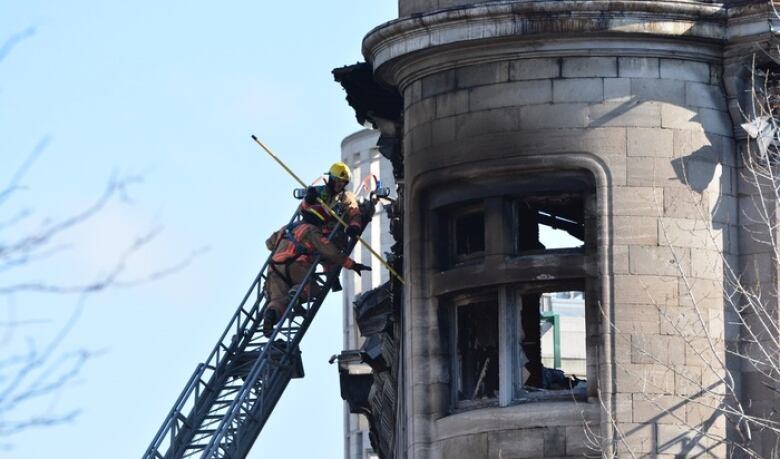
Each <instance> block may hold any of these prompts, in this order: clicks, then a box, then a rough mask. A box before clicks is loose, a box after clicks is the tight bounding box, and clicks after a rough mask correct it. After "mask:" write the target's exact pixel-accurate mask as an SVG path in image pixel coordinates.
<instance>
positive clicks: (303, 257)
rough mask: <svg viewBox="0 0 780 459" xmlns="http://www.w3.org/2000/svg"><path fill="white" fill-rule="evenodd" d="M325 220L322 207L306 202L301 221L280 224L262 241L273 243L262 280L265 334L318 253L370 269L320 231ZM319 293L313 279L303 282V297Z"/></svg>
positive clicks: (355, 267)
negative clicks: (338, 247) (269, 259)
mask: <svg viewBox="0 0 780 459" xmlns="http://www.w3.org/2000/svg"><path fill="white" fill-rule="evenodd" d="M326 220H327V217H326V213H325V209H323V208H322V207H321V206H319V205H316V206H315V205H310V206H307V207H306V208H305V209H303V210H301V221H300V222H299V223H298V224H297V225H296V226H294V227H293V228H289V227H287V226H285V227H282V228H281V229H280V230H279V231H276V232H275V233H273V234H272V235H271V237H270V238H268V240H267V241H266V242H265V245H266V247H268V249H269V250H273V248H274V247H276V251H275V252H274V254H273V256H272V257H271V264H270V266H269V268H268V277H267V279H266V281H265V294H266V297H267V298H268V306H267V307H266V310H265V315H264V317H263V333H264V334H265V335H266V336H269V335H270V334H271V331H272V330H273V326H274V325H275V324H276V322H278V321H279V318H280V317H281V316H282V314H284V310H285V308H286V307H287V303H288V299H289V292H290V289H292V288H293V287H295V286H297V285H298V284H300V283H301V282H303V280H304V278H305V277H306V274H307V273H308V272H309V269H310V268H311V265H312V263H314V259H315V258H316V257H317V255H321V258H320V260H321V261H322V262H323V263H328V264H332V265H338V266H343V267H344V268H347V269H351V270H353V271H355V272H356V273H358V274H360V273H361V272H362V271H371V267H369V266H366V265H363V264H360V263H357V262H355V260H353V259H351V258H349V257H348V256H346V255H343V254H341V253H340V252H339V250H338V249H337V248H336V246H335V245H334V244H333V243H332V242H330V241H329V240H328V239H327V238H326V237H325V236H324V235H323V234H322V226H323V224H324V223H325V222H326ZM277 242H278V246H277ZM318 293H319V291H318V288H317V285H316V284H315V283H314V282H311V283H309V285H306V286H305V287H304V289H303V291H302V292H301V294H302V296H303V297H304V298H308V297H309V296H311V295H316V294H318Z"/></svg>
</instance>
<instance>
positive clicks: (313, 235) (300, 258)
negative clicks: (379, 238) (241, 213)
mask: <svg viewBox="0 0 780 459" xmlns="http://www.w3.org/2000/svg"><path fill="white" fill-rule="evenodd" d="M286 232H287V227H282V228H281V229H280V230H279V231H277V232H275V233H274V234H272V235H271V237H270V238H268V240H267V241H266V246H267V247H268V248H269V249H271V248H273V246H274V245H275V244H276V242H277V241H279V245H278V247H277V248H276V251H275V252H274V254H273V256H272V257H271V260H272V261H273V262H274V263H277V264H283V263H292V262H300V263H314V258H315V257H316V256H317V254H319V255H322V261H327V262H330V263H335V264H338V265H341V266H343V267H345V268H347V269H350V268H352V266H353V265H354V261H353V260H352V259H350V258H349V257H347V256H346V255H343V254H341V253H340V252H339V251H338V249H337V248H336V246H334V245H333V243H332V242H330V241H329V240H328V239H327V238H326V237H325V236H323V235H322V232H321V231H320V229H319V228H317V227H316V226H314V225H310V224H308V223H299V224H298V226H296V227H295V228H294V229H293V230H292V237H293V240H292V241H291V240H290V239H289V238H288V237H286ZM280 238H281V240H279V239H280ZM296 248H298V250H296ZM301 249H302V250H303V252H304V253H301Z"/></svg>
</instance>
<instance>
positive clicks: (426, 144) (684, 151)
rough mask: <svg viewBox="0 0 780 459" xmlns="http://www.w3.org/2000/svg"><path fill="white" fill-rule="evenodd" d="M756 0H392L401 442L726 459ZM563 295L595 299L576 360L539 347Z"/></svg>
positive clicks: (377, 73) (379, 51) (459, 451)
mask: <svg viewBox="0 0 780 459" xmlns="http://www.w3.org/2000/svg"><path fill="white" fill-rule="evenodd" d="M731 3H733V4H734V5H732V4H731ZM765 3H766V2H744V1H742V2H726V3H716V2H712V1H695V0H687V1H658V0H653V1H642V0H633V1H628V0H626V1H621V0H593V1H557V0H556V1H552V0H549V1H545V0H535V1H524V0H517V1H482V2H480V1H474V0H470V1H463V0H399V13H400V14H399V16H400V17H399V19H397V20H394V21H391V22H389V23H386V24H384V25H381V26H379V27H377V28H376V29H374V30H372V31H371V32H370V33H369V34H368V35H367V37H366V38H365V40H364V43H363V46H364V54H365V56H366V57H367V59H368V62H369V64H371V65H372V67H373V70H374V77H375V78H376V79H377V80H378V81H380V82H381V83H382V84H384V85H386V86H389V87H394V88H397V90H398V92H399V93H400V94H401V96H402V97H403V112H402V127H401V129H400V133H398V137H400V138H402V140H403V142H402V148H401V151H402V152H403V177H402V180H400V181H399V182H400V183H402V184H403V190H404V193H403V220H404V233H403V243H404V246H403V247H404V250H403V257H404V270H403V274H404V277H405V279H406V280H407V283H406V285H405V286H404V301H403V313H402V316H403V335H404V336H403V345H402V352H401V356H402V364H403V369H402V371H401V380H400V381H399V384H400V386H401V391H400V392H401V394H402V395H401V396H400V397H399V409H398V410H397V413H398V416H399V418H400V419H399V420H398V423H397V426H398V427H397V430H396V434H395V438H396V445H397V446H398V450H397V457H403V458H408V459H422V458H447V459H456V458H470V459H473V458H488V457H490V458H542V457H558V458H560V457H583V455H595V456H599V455H611V454H613V453H615V454H618V455H620V456H621V457H623V456H624V457H631V456H632V455H633V456H635V457H639V456H653V457H655V456H656V455H658V456H657V457H666V456H665V455H670V456H668V457H673V456H674V457H688V456H690V457H694V456H695V457H725V456H726V455H727V454H728V452H727V451H726V441H725V440H726V439H727V438H728V437H729V435H732V434H733V432H731V431H730V429H729V428H728V425H727V422H726V419H725V417H724V415H723V411H722V410H720V409H719V408H721V407H723V406H727V405H728V404H729V403H731V401H732V399H735V398H739V397H741V396H742V393H741V392H739V389H738V388H737V389H735V386H734V384H738V382H737V383H734V382H733V381H732V382H731V383H729V381H726V380H727V379H733V377H734V375H737V376H739V375H740V372H739V369H738V368H737V369H735V368H730V367H729V365H730V363H729V359H728V356H727V353H726V352H725V350H726V349H727V348H728V346H729V343H730V340H735V339H736V336H737V335H738V333H736V334H735V333H733V330H731V329H730V326H729V324H730V323H731V322H732V321H730V320H729V313H730V311H729V309H728V308H726V307H724V291H726V290H727V288H726V280H725V279H724V270H723V266H724V261H727V260H730V259H734V260H737V259H738V257H739V256H740V253H739V245H738V241H737V240H738V237H737V236H738V219H739V210H738V166H739V161H738V159H737V158H738V156H739V155H738V154H737V148H736V147H735V134H734V130H733V124H732V119H731V116H730V112H731V113H738V108H737V107H738V103H739V98H740V97H742V96H741V89H740V88H743V87H744V86H740V85H741V84H743V83H740V81H742V80H744V77H745V75H744V71H743V67H742V65H743V63H744V58H745V56H747V55H748V54H749V53H748V52H747V51H744V50H746V49H748V48H750V46H752V45H754V44H755V43H758V42H759V41H760V40H762V39H764V38H765V37H766V36H767V35H768V34H770V31H769V28H768V26H767V18H769V17H770V16H771V12H768V11H767V9H766V7H765V6H766V5H764V4H765ZM724 68H726V77H725V81H724ZM740 79H742V80H740ZM556 295H557V296H556ZM551 297H565V298H568V297H579V298H584V300H585V301H584V302H585V306H584V317H585V332H584V333H583V336H582V338H581V341H579V342H578V343H575V344H568V345H570V346H571V345H575V346H581V347H582V348H584V349H585V351H584V352H583V355H584V356H585V363H584V365H581V368H583V370H576V371H575V370H570V369H567V368H562V367H561V366H560V365H559V364H558V362H557V361H555V362H553V361H552V360H550V361H547V360H544V359H542V355H553V354H554V352H553V350H551V349H545V348H546V347H549V346H553V344H550V343H553V342H555V343H556V344H554V345H555V346H559V345H563V344H558V341H561V340H558V339H557V338H556V340H555V341H553V340H552V339H545V338H544V337H545V336H548V334H554V333H556V332H557V331H559V330H557V329H556V327H559V325H558V322H556V320H557V319H556V317H560V316H565V315H566V311H563V310H556V309H555V308H554V307H551V306H550V305H551V304H554V302H553V303H551V302H549V301H546V300H545V298H551ZM562 341H566V340H562ZM545 351H549V352H545ZM726 373H729V376H726ZM728 384H731V385H728ZM724 387H725V388H724ZM401 426H403V427H401Z"/></svg>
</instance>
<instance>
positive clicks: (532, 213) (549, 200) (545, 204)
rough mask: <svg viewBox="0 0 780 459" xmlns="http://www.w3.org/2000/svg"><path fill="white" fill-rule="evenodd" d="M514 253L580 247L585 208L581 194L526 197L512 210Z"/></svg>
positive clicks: (582, 240)
mask: <svg viewBox="0 0 780 459" xmlns="http://www.w3.org/2000/svg"><path fill="white" fill-rule="evenodd" d="M515 209H516V210H515V212H516V216H515V221H516V222H515V228H516V230H515V232H516V236H517V239H516V245H517V251H518V252H520V253H522V252H533V251H539V250H553V249H566V248H581V247H582V246H583V244H584V240H585V221H584V220H585V207H584V203H583V199H582V196H581V195H578V194H558V195H549V196H529V197H524V198H521V199H519V200H518V202H517V205H516V208H515Z"/></svg>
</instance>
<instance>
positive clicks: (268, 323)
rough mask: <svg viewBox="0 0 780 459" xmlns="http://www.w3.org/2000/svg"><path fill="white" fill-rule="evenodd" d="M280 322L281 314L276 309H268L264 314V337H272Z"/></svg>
mask: <svg viewBox="0 0 780 459" xmlns="http://www.w3.org/2000/svg"><path fill="white" fill-rule="evenodd" d="M278 321H279V313H278V312H277V311H276V310H275V309H271V308H268V309H266V310H265V314H263V335H265V336H266V337H270V336H271V333H273V331H274V325H276V322H278Z"/></svg>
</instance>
